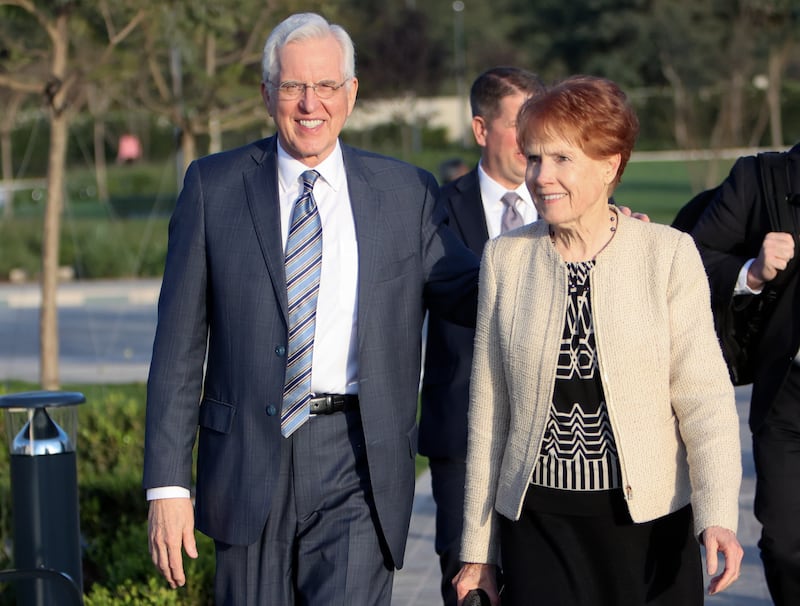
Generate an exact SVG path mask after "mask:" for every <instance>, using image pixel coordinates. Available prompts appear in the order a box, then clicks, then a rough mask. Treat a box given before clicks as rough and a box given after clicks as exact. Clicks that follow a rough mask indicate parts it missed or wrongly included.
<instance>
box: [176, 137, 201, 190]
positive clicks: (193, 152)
mask: <svg viewBox="0 0 800 606" xmlns="http://www.w3.org/2000/svg"><path fill="white" fill-rule="evenodd" d="M181 155H182V156H183V166H182V169H183V171H182V173H181V174H180V175H178V178H179V179H180V178H181V177H182V176H183V173H185V172H186V169H187V168H189V164H191V163H192V160H194V159H195V158H196V157H197V137H196V136H195V134H194V133H193V132H192V130H191V128H184V129H183V130H182V131H181Z"/></svg>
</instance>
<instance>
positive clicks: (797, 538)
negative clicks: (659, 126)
mask: <svg viewBox="0 0 800 606" xmlns="http://www.w3.org/2000/svg"><path fill="white" fill-rule="evenodd" d="M758 171H759V169H758V164H757V162H756V158H755V156H744V157H742V158H739V159H738V160H737V161H736V163H735V164H734V166H733V168H732V169H731V171H730V174H729V175H728V177H727V178H726V179H725V181H723V183H722V185H721V189H720V191H719V194H718V195H717V197H716V198H715V199H714V201H713V202H712V203H711V205H710V206H709V207H708V208H707V209H706V211H705V212H704V214H703V216H702V217H701V218H700V219H699V220H698V222H697V224H696V225H695V227H694V229H693V230H692V236H694V238H695V241H696V242H697V245H698V248H699V249H700V253H701V255H702V257H703V263H704V264H705V266H706V271H707V272H708V275H709V280H710V283H711V296H712V299H713V300H714V302H715V304H724V305H726V304H728V303H729V302H730V301H731V300H732V299H733V298H735V297H737V296H758V295H759V294H760V293H761V292H762V289H763V287H764V285H765V284H767V283H768V282H770V281H772V280H774V279H775V278H776V276H778V275H779V273H780V272H781V271H783V270H784V269H786V267H787V264H788V262H789V260H790V259H791V258H792V257H793V256H794V255H795V254H796V251H795V241H796V239H797V236H798V229H797V227H798V225H800V216H798V214H799V213H800V209H799V208H798V205H800V143H798V144H797V145H795V146H794V147H793V148H792V149H791V150H789V151H788V152H786V176H787V178H788V185H787V186H788V201H789V204H790V208H791V210H792V214H793V215H794V218H795V229H794V231H795V233H794V235H793V234H791V233H783V232H772V231H770V222H769V215H768V210H767V203H766V202H765V200H764V199H763V196H762V193H761V189H760V187H759V182H760V179H759V175H758ZM778 203H785V202H784V201H783V200H778ZM790 271H792V276H791V277H790V278H789V279H788V281H787V282H786V283H785V284H784V286H783V290H782V294H781V296H780V298H779V299H778V301H777V303H776V305H775V307H774V308H773V311H772V314H771V315H770V317H769V318H768V319H767V321H766V323H765V325H764V331H763V336H762V337H761V340H760V341H759V344H758V348H757V352H756V355H755V360H756V363H757V367H756V370H755V376H754V381H753V392H752V396H751V400H750V419H749V421H750V430H751V432H752V434H753V458H754V461H755V468H756V496H755V514H756V517H757V518H758V520H759V522H761V524H762V531H761V539H760V541H759V548H760V550H761V559H762V561H763V564H764V572H765V576H766V580H767V586H768V587H769V591H770V594H771V596H772V600H773V601H774V603H775V604H776V605H777V606H789V605H797V604H800V521H798V514H800V481H798V480H800V354H798V349H800V314H798V309H800V279H798V271H797V266H796V264H794V269H793V270H790Z"/></svg>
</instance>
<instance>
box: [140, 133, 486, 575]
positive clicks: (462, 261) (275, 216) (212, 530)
mask: <svg viewBox="0 0 800 606" xmlns="http://www.w3.org/2000/svg"><path fill="white" fill-rule="evenodd" d="M342 153H343V158H344V165H345V170H346V173H347V183H348V191H349V194H350V200H351V203H352V210H353V217H354V220H355V229H356V238H357V242H358V262H359V284H358V312H357V331H358V368H359V382H358V395H359V399H360V411H361V418H362V424H363V429H364V433H365V436H366V444H367V458H368V461H369V470H370V480H371V485H372V493H373V495H374V500H375V506H376V510H377V514H378V524H379V527H380V530H381V531H382V532H383V535H384V538H385V539H386V543H387V545H388V547H389V550H390V552H391V556H392V558H393V560H394V564H395V565H396V566H398V567H399V566H401V565H402V562H403V553H404V549H405V542H406V536H407V533H408V527H409V521H410V517H411V506H412V501H413V493H414V482H415V478H414V457H415V455H416V451H417V426H416V422H415V421H416V411H417V395H418V385H419V375H420V363H421V359H420V358H421V328H422V322H423V318H424V313H425V309H426V306H429V307H430V308H431V309H433V310H436V311H437V313H442V314H445V315H448V316H451V317H452V318H453V319H456V320H458V321H461V322H465V323H467V324H469V323H472V324H474V321H475V313H476V300H477V276H478V259H477V258H476V257H475V256H474V255H473V254H472V253H470V252H469V251H468V250H467V249H466V248H465V247H463V246H462V245H461V244H460V243H459V242H458V240H457V238H455V237H454V236H453V234H452V233H450V232H449V230H448V229H446V228H445V227H444V226H443V225H442V218H443V217H442V216H441V215H439V214H438V213H436V212H435V200H436V196H437V194H438V186H437V185H436V180H435V179H434V177H433V176H432V175H431V174H430V173H428V172H427V171H423V170H421V169H418V168H416V167H413V166H411V165H408V164H405V163H402V162H399V161H397V160H393V159H390V158H386V157H383V156H378V155H375V154H371V153H368V152H364V151H361V150H357V149H354V148H351V147H349V146H346V145H342ZM169 231H170V233H169V249H168V253H167V261H166V268H165V272H164V280H163V285H162V290H161V296H160V299H159V306H158V314H159V316H158V327H157V330H156V337H155V343H154V346H153V357H152V363H151V370H150V376H149V380H148V396H147V425H146V440H145V465H144V482H143V484H144V487H145V488H152V487H157V486H175V485H177V486H184V487H187V488H188V487H190V486H191V480H192V447H193V444H194V442H195V436H196V435H197V432H198V428H199V438H198V452H197V470H196V473H197V480H196V526H197V528H198V530H200V531H202V532H204V533H205V534H207V535H209V536H211V537H212V538H214V539H216V540H219V541H222V542H224V543H229V544H235V545H248V544H251V543H253V542H255V541H256V540H258V538H259V537H260V535H261V532H262V530H263V528H264V524H265V522H266V519H267V516H268V515H269V510H270V500H271V496H272V493H273V490H274V487H275V484H276V482H277V473H278V468H279V460H280V441H281V440H282V439H283V438H282V437H281V435H280V408H281V401H282V396H283V384H284V375H285V370H286V355H285V352H286V344H287V340H288V337H287V322H286V318H287V309H286V308H287V294H286V279H285V272H284V251H283V246H282V240H281V231H280V210H279V203H278V179H277V145H276V139H275V137H272V138H269V139H264V140H261V141H257V142H255V143H253V144H250V145H247V146H245V147H242V148H239V149H235V150H232V151H228V152H223V153H221V154H216V155H212V156H208V157H206V158H202V159H200V160H197V161H195V162H193V163H192V164H191V166H190V167H189V169H188V170H187V173H186V177H185V181H184V187H183V190H182V191H181V194H180V196H179V198H178V202H177V205H176V208H175V212H174V214H173V217H172V219H171V221H170V228H169ZM204 362H205V365H204ZM204 366H205V370H204ZM320 454H321V455H325V453H320ZM327 456H335V453H327Z"/></svg>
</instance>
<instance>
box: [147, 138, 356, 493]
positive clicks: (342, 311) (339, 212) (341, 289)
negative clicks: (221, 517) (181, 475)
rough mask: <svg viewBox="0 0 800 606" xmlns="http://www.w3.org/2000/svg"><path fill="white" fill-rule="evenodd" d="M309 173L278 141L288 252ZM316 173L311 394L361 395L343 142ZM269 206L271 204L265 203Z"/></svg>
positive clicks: (155, 490)
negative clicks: (317, 255)
mask: <svg viewBox="0 0 800 606" xmlns="http://www.w3.org/2000/svg"><path fill="white" fill-rule="evenodd" d="M306 170H308V167H307V166H306V165H304V164H303V163H301V162H299V161H298V160H295V159H294V158H292V157H291V156H289V154H288V153H286V151H285V150H284V149H283V148H282V147H281V144H280V141H278V198H279V203H280V211H281V238H282V242H283V249H284V250H285V249H286V240H287V238H288V236H289V223H290V221H291V218H292V209H293V208H294V203H295V201H296V200H297V198H298V197H299V196H300V193H301V191H302V188H303V186H302V180H301V179H300V175H301V174H302V173H303V172H304V171H306ZM314 170H316V171H317V172H318V173H319V174H320V178H319V179H317V181H316V183H315V184H314V200H315V201H316V203H317V209H318V211H319V216H320V221H321V222H322V274H321V276H320V284H319V298H318V301H317V318H316V329H315V333H314V353H313V359H312V362H311V390H312V392H313V393H337V394H342V393H352V394H354V393H356V392H357V391H358V388H357V382H358V356H357V350H356V344H357V334H356V312H357V310H358V244H357V241H356V230H355V221H354V220H353V211H352V208H351V205H350V193H349V192H348V189H347V176H346V174H345V170H344V160H343V159H342V150H341V148H340V147H339V143H338V141H337V143H336V148H335V149H334V150H333V152H332V153H331V155H330V156H328V157H327V158H326V159H325V160H323V161H322V162H321V163H320V164H319V165H318V166H316V167H315V168H314ZM263 203H264V204H268V203H270V202H269V200H268V199H267V198H265V199H264V201H263ZM348 318H349V321H348ZM189 496H190V493H189V491H188V490H187V489H185V488H183V487H180V486H164V487H159V488H150V489H148V490H147V500H153V499H166V498H176V497H178V498H188V497H189Z"/></svg>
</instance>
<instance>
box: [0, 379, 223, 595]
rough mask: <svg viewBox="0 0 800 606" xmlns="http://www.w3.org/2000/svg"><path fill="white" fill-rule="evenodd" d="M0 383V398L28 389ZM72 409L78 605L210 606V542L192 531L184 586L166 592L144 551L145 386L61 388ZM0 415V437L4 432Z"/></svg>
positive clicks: (0, 458) (3, 534)
mask: <svg viewBox="0 0 800 606" xmlns="http://www.w3.org/2000/svg"><path fill="white" fill-rule="evenodd" d="M36 390H38V387H37V386H35V385H30V384H26V383H21V382H8V383H6V384H0V395H1V394H4V393H19V392H24V391H36ZM64 390H65V391H79V392H81V393H83V394H84V395H85V396H86V403H84V404H81V405H80V406H79V407H78V439H77V453H78V456H77V464H78V492H79V504H80V524H81V538H82V542H83V577H84V591H85V592H86V596H85V603H86V606H121V605H123V604H131V605H137V606H147V605H150V604H153V605H158V606H162V605H171V604H174V605H176V606H211V605H212V604H213V580H214V544H213V541H211V540H210V539H208V538H207V537H205V536H203V535H201V534H199V533H197V545H198V551H199V553H200V557H199V558H198V559H197V560H192V559H190V558H188V557H187V558H185V559H184V566H185V570H186V575H187V585H186V587H183V588H180V589H177V590H173V589H170V588H169V587H168V586H167V584H166V581H164V580H163V579H162V578H161V576H160V574H159V573H158V571H156V569H155V567H154V566H153V563H152V561H151V560H150V555H149V553H148V550H147V502H146V500H145V495H144V491H143V490H142V486H141V470H142V460H143V451H144V402H145V391H146V390H145V386H144V385H143V384H130V385H110V386H109V385H66V386H64ZM4 423H5V419H4V416H0V435H3V436H4V435H5V429H4ZM0 453H2V454H0V569H7V568H11V567H12V559H11V545H12V536H11V524H12V514H13V512H12V511H11V491H10V486H9V480H8V478H9V467H8V464H9V455H8V449H7V448H2V449H0ZM14 603H15V601H14V590H13V588H12V587H8V586H5V587H0V606H13V604H14Z"/></svg>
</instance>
